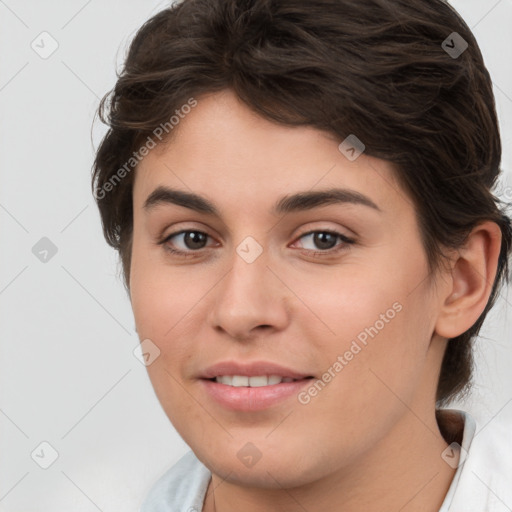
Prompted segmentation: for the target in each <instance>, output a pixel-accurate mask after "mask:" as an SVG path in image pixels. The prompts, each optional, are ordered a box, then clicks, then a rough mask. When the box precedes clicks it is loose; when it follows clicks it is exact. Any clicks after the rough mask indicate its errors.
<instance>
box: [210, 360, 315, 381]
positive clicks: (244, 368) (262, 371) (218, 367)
mask: <svg viewBox="0 0 512 512" xmlns="http://www.w3.org/2000/svg"><path fill="white" fill-rule="evenodd" d="M220 375H245V376H247V377H255V376H258V375H279V376H281V377H289V378H292V379H303V378H305V377H310V376H311V375H309V374H306V373H301V372H297V371H295V370H292V369H291V368H286V367H284V366H281V365H279V364H276V363H272V362H270V361H253V362H250V363H241V362H240V363H239V362H237V361H220V362H219V363H216V364H214V365H212V366H209V367H208V368H206V369H205V370H204V371H203V372H202V373H201V375H200V378H202V379H213V378H214V377H218V376H220Z"/></svg>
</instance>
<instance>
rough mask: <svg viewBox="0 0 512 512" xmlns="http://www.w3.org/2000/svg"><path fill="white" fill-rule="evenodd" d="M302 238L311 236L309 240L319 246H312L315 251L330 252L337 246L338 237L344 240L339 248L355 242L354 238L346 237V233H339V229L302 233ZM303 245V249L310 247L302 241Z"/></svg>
mask: <svg viewBox="0 0 512 512" xmlns="http://www.w3.org/2000/svg"><path fill="white" fill-rule="evenodd" d="M302 238H303V239H307V238H309V240H310V241H311V242H313V244H315V245H316V246H317V247H318V248H319V249H316V248H314V247H313V248H311V250H312V251H314V252H328V251H330V250H332V249H333V248H334V247H336V241H337V240H338V239H339V240H341V241H342V242H343V243H341V244H338V248H343V246H345V245H346V244H352V243H354V240H352V239H350V238H348V237H346V236H345V235H342V234H341V233H338V232H337V231H310V232H309V233H305V234H304V235H302V236H301V237H300V238H299V240H300V239H302ZM301 247H302V248H303V249H308V247H305V246H304V243H302V245H301Z"/></svg>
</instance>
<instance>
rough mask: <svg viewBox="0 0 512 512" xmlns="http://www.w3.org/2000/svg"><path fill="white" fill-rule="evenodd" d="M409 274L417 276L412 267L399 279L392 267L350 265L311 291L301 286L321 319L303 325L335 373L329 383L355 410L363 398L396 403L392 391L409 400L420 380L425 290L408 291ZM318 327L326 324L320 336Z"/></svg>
mask: <svg viewBox="0 0 512 512" xmlns="http://www.w3.org/2000/svg"><path fill="white" fill-rule="evenodd" d="M382 270H383V269H382ZM408 273H409V275H418V274H417V269H413V268H412V266H410V268H409V269H403V270H402V273H401V274H400V275H399V276H398V278H397V275H396V274H394V273H393V269H388V271H387V272H384V271H382V272H380V271H378V272H375V273H371V270H369V269H368V268H367V269H366V271H365V272H364V273H362V272H359V273H358V272H357V270H356V269H354V270H353V271H352V272H346V273H345V272H344V273H343V275H340V276H339V277H338V278H335V279H330V280H329V281H328V282H327V280H326V282H325V283H324V286H317V285H315V287H314V288H313V287H311V288H310V290H314V292H310V293H309V294H307V292H306V287H304V289H303V293H304V295H303V296H304V297H307V298H305V300H304V301H305V302H306V303H308V304H312V305H313V308H312V309H314V311H315V313H317V315H318V319H320V320H321V321H322V322H319V321H318V319H316V320H315V322H316V324H315V325H316V327H313V326H312V324H311V322H310V323H309V324H308V323H304V324H303V325H302V329H303V330H305V331H304V333H305V336H306V337H307V339H310V340H315V341H314V343H315V344H316V345H317V346H316V347H315V349H316V350H317V351H318V352H319V353H322V354H323V356H322V362H323V365H324V367H325V371H326V372H327V373H329V374H331V375H332V374H334V375H335V377H334V378H332V383H329V387H331V389H332V390H336V394H337V395H339V396H344V397H346V398H347V399H348V400H349V402H351V403H352V402H353V403H352V406H353V408H354V410H357V409H361V405H362V403H363V402H364V403H368V404H369V403H371V402H373V403H376V402H379V401H381V403H382V401H384V402H389V400H395V401H396V397H395V396H394V394H393V393H396V394H398V396H400V397H403V399H404V400H406V399H410V398H412V393H413V391H414V389H415V387H416V385H417V383H418V379H419V376H420V374H421V367H422V365H423V364H424V363H425V357H426V352H427V349H428V344H429V341H430V335H431V332H430V326H429V323H428V321H426V318H428V309H429V307H428V303H427V302H426V297H425V295H424V293H425V291H424V290H423V289H421V288H418V289H416V291H415V292H414V293H410V290H411V288H412V286H411V284H410V283H411V282H414V279H409V278H408ZM309 284H310V285H312V283H311V282H310V283H309ZM318 325H320V326H322V325H325V326H326V327H325V329H322V330H323V331H325V332H326V334H325V335H323V336H319V335H318ZM315 333H316V334H315ZM329 374H326V373H324V374H323V375H324V376H325V379H329V378H330V377H329Z"/></svg>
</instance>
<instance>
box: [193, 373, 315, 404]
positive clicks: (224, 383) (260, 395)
mask: <svg viewBox="0 0 512 512" xmlns="http://www.w3.org/2000/svg"><path fill="white" fill-rule="evenodd" d="M311 379H314V377H312V376H307V377H301V378H297V379H294V378H292V377H283V376H281V375H252V376H250V377H249V376H247V375H218V376H217V377H211V378H202V379H200V382H201V383H202V385H203V391H204V392H205V393H206V396H208V398H209V399H211V400H213V402H215V403H216V404H217V405H220V406H221V407H222V408H223V409H225V410H231V411H235V412H238V413H256V412H258V411H263V410H267V409H270V408H275V407H279V406H283V405H288V406H289V405H290V404H292V403H293V402H290V400H292V399H293V398H294V397H295V400H294V402H296V403H298V402H297V397H298V395H299V393H300V392H301V391H302V390H303V389H304V388H305V387H306V386H310V385H311V384H310V382H311Z"/></svg>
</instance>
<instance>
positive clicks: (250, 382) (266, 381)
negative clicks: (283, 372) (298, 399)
mask: <svg viewBox="0 0 512 512" xmlns="http://www.w3.org/2000/svg"><path fill="white" fill-rule="evenodd" d="M294 380H295V379H292V378H291V377H281V376H280V375H269V376H267V375H257V376H254V377H247V376H245V375H221V376H219V377H215V382H219V383H220V384H226V385H227V386H233V387H235V388H239V387H251V388H259V387H262V386H272V385H274V384H279V383H281V382H293V381H294Z"/></svg>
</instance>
